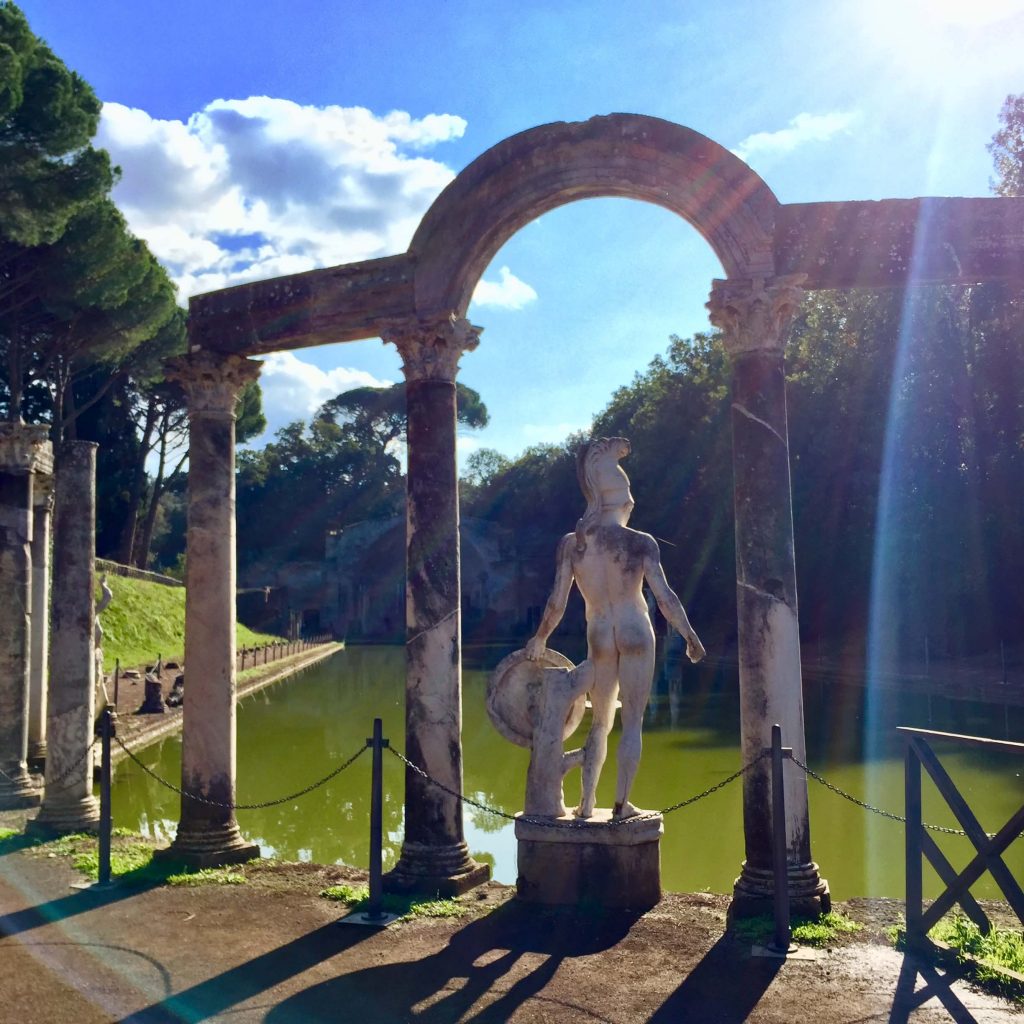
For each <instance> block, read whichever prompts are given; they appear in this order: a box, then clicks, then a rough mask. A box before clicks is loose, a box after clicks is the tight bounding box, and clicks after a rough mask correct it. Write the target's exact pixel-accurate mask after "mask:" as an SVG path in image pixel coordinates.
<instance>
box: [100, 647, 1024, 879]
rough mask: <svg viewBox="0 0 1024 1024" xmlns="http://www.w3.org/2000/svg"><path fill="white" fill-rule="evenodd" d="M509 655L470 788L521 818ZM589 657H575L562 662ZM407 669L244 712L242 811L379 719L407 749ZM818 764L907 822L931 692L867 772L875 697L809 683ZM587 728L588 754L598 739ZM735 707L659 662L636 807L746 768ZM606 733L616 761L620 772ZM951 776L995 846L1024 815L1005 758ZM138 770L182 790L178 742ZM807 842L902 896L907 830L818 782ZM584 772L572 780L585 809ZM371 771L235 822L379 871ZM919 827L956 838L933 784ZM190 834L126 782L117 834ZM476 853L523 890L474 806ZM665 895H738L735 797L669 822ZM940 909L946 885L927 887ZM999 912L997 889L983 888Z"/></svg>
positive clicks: (397, 661) (952, 767) (940, 724)
mask: <svg viewBox="0 0 1024 1024" xmlns="http://www.w3.org/2000/svg"><path fill="white" fill-rule="evenodd" d="M507 653H508V650H507V649H506V648H499V647H493V648H474V649H472V650H469V651H467V653H466V667H465V670H464V674H463V682H464V686H463V745H464V765H465V787H466V789H465V791H466V793H467V795H469V796H471V797H473V798H475V799H477V800H480V801H482V802H483V803H486V804H488V805H489V806H492V807H498V808H501V809H502V810H505V811H508V812H515V811H516V810H518V809H519V808H520V807H521V806H522V799H523V791H524V787H525V780H526V767H527V752H526V751H525V750H523V749H521V748H519V747H515V746H513V745H512V744H510V743H507V742H506V741H505V740H503V739H502V738H501V737H500V736H498V734H497V733H496V732H495V731H494V729H493V727H492V726H491V723H490V721H489V720H488V718H487V714H486V711H485V709H484V694H485V690H486V685H487V670H488V669H489V668H490V667H492V666H493V665H495V664H497V662H498V661H499V660H500V659H501V658H502V657H503V656H504V655H505V654H507ZM567 653H568V654H569V656H570V657H574V656H575V657H577V658H578V657H579V656H580V653H581V652H579V651H571V650H570V651H567ZM403 686H404V658H403V652H402V649H401V648H396V647H350V648H349V649H348V650H346V651H342V652H340V653H339V654H337V655H335V656H334V657H332V658H330V659H329V660H328V661H326V662H322V663H320V664H319V665H317V666H314V667H313V668H312V669H309V670H307V671H306V672H304V673H303V674H301V675H299V676H297V677H293V678H292V679H290V680H287V681H285V682H283V683H280V684H277V685H274V686H272V687H269V688H268V689H266V690H263V691H260V692H259V693H257V694H255V695H253V696H251V697H249V698H246V700H245V701H244V702H243V703H242V705H241V707H240V708H239V716H238V800H239V802H241V803H257V802H261V801H266V800H271V799H274V798H276V797H279V796H284V795H285V794H288V793H291V792H294V791H296V790H298V789H301V788H303V787H304V786H306V785H308V784H309V783H310V782H313V781H315V780H316V779H318V778H321V777H323V776H324V775H326V774H327V773H328V772H330V771H331V770H332V769H333V768H335V767H337V766H338V765H339V764H340V763H341V762H342V761H343V760H345V759H346V758H348V757H350V756H351V754H352V753H354V752H355V750H356V749H357V748H358V747H360V746H361V745H362V744H363V743H364V742H365V740H366V737H367V736H369V734H370V731H371V728H372V721H373V718H374V717H380V718H381V719H383V722H384V735H385V736H387V737H389V738H390V739H391V741H392V742H393V743H394V744H395V746H396V747H398V748H399V749H402V748H403V745H404V739H403V736H404V710H403ZM804 691H805V714H806V721H807V749H808V763H809V764H810V765H811V767H812V768H815V769H816V770H818V771H820V772H821V773H822V774H823V775H825V776H826V777H827V778H828V779H829V780H830V781H832V782H834V783H835V784H836V785H838V786H841V787H842V788H843V789H845V790H847V791H849V792H851V793H853V794H854V795H857V796H863V795H865V794H867V793H871V794H873V795H877V802H878V803H879V804H880V805H882V806H883V807H885V808H886V809H887V810H892V811H895V812H897V813H902V810H903V758H902V748H901V744H900V741H899V739H898V737H897V735H896V732H895V727H896V726H897V725H918V726H927V725H928V724H929V701H928V698H927V697H925V696H923V695H897V694H895V693H890V694H888V695H887V702H886V703H885V706H884V707H883V708H882V709H881V711H880V712H879V709H878V708H877V706H876V707H875V709H874V713H876V714H879V719H878V726H877V728H878V732H877V734H876V735H875V737H874V740H875V742H874V745H873V747H872V751H873V755H872V758H871V760H870V761H868V760H867V759H866V758H865V755H864V743H863V717H864V707H863V706H864V692H863V691H862V690H860V689H857V688H855V687H848V686H841V685H837V684H835V683H831V682H829V681H827V680H825V679H818V678H813V677H811V676H808V678H807V679H806V680H805V684H804ZM930 703H931V710H930V714H931V721H932V724H933V726H934V728H937V729H946V730H948V731H951V732H969V733H974V734H976V735H989V736H1003V735H1004V731H1003V730H1004V721H1003V717H1004V709H1003V708H1001V707H991V706H986V705H981V704H970V703H965V702H956V701H948V700H943V699H940V698H934V699H932V700H931V702H930ZM588 724H589V723H588V722H587V721H586V720H584V722H583V724H582V725H581V726H580V731H579V734H578V736H577V737H576V741H577V742H581V741H582V737H583V735H584V733H585V730H586V728H587V726H588ZM1009 725H1010V734H1011V736H1017V735H1019V733H1020V732H1021V726H1022V725H1024V722H1022V715H1021V712H1020V709H1010V720H1009ZM738 738H739V704H738V699H737V685H736V678H735V669H734V668H730V667H727V666H725V667H723V666H715V665H707V666H704V665H702V666H700V667H698V668H695V667H694V666H691V665H690V664H689V662H687V661H685V659H677V658H672V657H668V658H665V657H663V658H662V659H661V661H660V663H659V667H658V670H657V673H656V676H655V682H654V689H653V692H652V695H651V702H650V706H649V708H648V712H647V717H646V722H645V728H644V752H643V759H642V761H641V764H640V771H639V774H638V776H637V780H636V801H637V803H638V805H639V806H641V807H652V808H654V807H664V806H667V805H669V804H673V803H676V802H677V801H679V800H681V799H683V798H684V797H687V796H690V795H692V794H694V793H697V792H700V791H701V790H704V789H706V788H707V787H709V786H711V785H713V784H714V783H715V782H718V781H719V780H721V779H722V778H724V777H725V776H726V775H729V774H731V773H732V772H733V771H735V770H736V768H737V767H739V745H738ZM616 741H617V732H615V733H613V734H612V737H611V744H610V748H609V760H610V762H611V760H612V759H613V758H614V755H615V745H616ZM938 749H939V753H940V756H941V758H942V760H943V763H944V764H945V765H946V767H947V769H948V770H949V772H950V774H951V775H952V776H953V779H954V781H955V782H957V784H958V785H959V786H960V788H961V790H962V792H964V794H965V795H966V797H967V799H968V801H969V802H970V803H971V806H972V807H973V809H974V810H975V813H976V814H977V815H978V816H979V818H980V819H981V822H982V824H983V825H984V826H985V828H986V829H988V830H989V831H995V830H997V829H998V828H999V827H1001V826H1002V825H1003V823H1004V822H1005V821H1006V819H1007V818H1008V817H1009V816H1010V815H1011V814H1012V813H1013V812H1014V811H1015V810H1016V809H1017V807H1019V806H1020V804H1021V802H1022V801H1024V785H1022V779H1021V775H1022V773H1024V764H1021V763H1020V762H1019V761H1016V762H1015V761H1013V760H1011V759H1010V758H1008V757H1007V756H1006V755H987V754H984V753H982V752H979V751H975V750H964V751H961V750H955V749H949V750H945V749H942V748H938ZM140 758H141V760H142V761H143V762H144V763H145V764H147V765H148V766H149V767H150V768H152V769H153V770H154V771H156V772H157V773H158V774H160V775H161V776H163V777H164V778H166V779H169V780H171V781H172V782H177V781H178V780H179V779H180V773H181V760H180V758H181V743H180V740H179V739H178V738H177V737H172V738H169V739H166V740H164V741H163V742H162V743H159V744H155V745H153V746H151V747H149V748H147V749H145V750H144V751H142V752H141V754H140ZM604 774H605V777H606V778H605V780H603V781H602V784H601V786H600V787H599V789H598V795H599V798H600V799H599V802H600V803H601V805H602V806H610V803H611V800H612V799H613V796H614V793H613V790H614V785H615V772H614V771H607V772H605V773H604ZM810 785H811V789H810V796H811V834H812V839H813V849H814V856H815V859H816V860H817V861H818V862H819V863H820V864H821V867H822V873H823V874H824V875H825V877H827V878H828V879H829V882H830V884H831V886H832V891H833V893H834V894H835V896H836V897H837V898H839V899H843V898H847V897H851V896H865V895H872V896H896V897H899V896H902V895H903V829H902V827H901V826H900V825H898V824H896V823H895V822H892V821H889V820H887V819H884V818H880V817H877V816H873V815H870V816H869V815H868V814H867V813H866V812H864V811H862V810H860V809H859V808H857V807H855V806H854V805H852V804H850V803H848V802H847V801H845V800H842V799H840V798H839V797H837V796H835V795H834V794H832V793H829V792H828V791H826V790H824V789H823V788H822V787H821V786H820V785H818V784H817V783H815V782H811V784H810ZM403 786H404V775H403V771H402V765H401V764H400V763H399V761H398V760H397V759H396V758H394V757H389V756H385V759H384V831H385V843H386V850H385V865H386V866H390V865H391V864H393V863H394V861H395V859H396V858H397V854H398V847H399V844H400V842H401V836H402V798H403ZM578 788H579V773H578V772H574V773H573V774H572V775H570V777H569V778H568V780H567V783H566V796H567V798H568V799H570V800H575V799H576V798H577V795H578ZM369 789H370V757H369V755H367V756H365V757H361V758H360V759H359V760H358V761H356V763H355V764H354V765H353V766H352V767H351V768H349V769H348V770H347V771H345V772H343V773H342V774H341V775H339V776H338V777H337V778H335V779H333V780H332V781H331V782H330V783H328V784H327V785H325V786H322V787H321V788H320V789H318V790H316V791H315V792H313V793H310V794H309V795H308V796H304V797H301V798H300V799H298V800H294V801H290V802H288V803H286V804H282V805H280V806H277V807H270V808H264V809H261V810H253V811H239V812H238V820H239V824H240V826H241V828H242V831H243V833H244V834H245V836H246V838H248V839H250V840H252V841H256V842H258V843H259V844H260V846H261V847H262V848H263V852H264V855H265V856H277V857H280V858H282V859H286V860H314V861H318V862H322V863H335V862H342V863H346V864H354V865H357V866H365V865H366V863H367V857H368V843H369V812H370V799H369V797H370V792H369ZM925 789H926V793H925V820H927V821H931V822H935V823H937V824H942V825H956V822H955V821H954V820H953V819H952V816H951V814H950V812H949V811H947V810H946V809H945V808H944V807H943V805H942V801H941V798H940V797H938V795H937V794H936V793H935V792H934V789H933V788H932V787H930V786H929V784H928V783H927V782H926V783H925ZM177 819H178V797H177V796H176V795H175V794H173V793H171V792H170V791H169V790H167V789H165V788H163V787H161V786H158V785H157V784H156V783H155V782H153V781H152V780H151V779H149V778H148V777H147V776H146V775H145V774H144V773H142V772H141V771H140V770H139V769H138V768H137V767H136V766H134V765H132V764H131V763H130V762H122V763H121V764H120V765H118V767H117V770H116V773H115V777H114V821H115V823H116V824H117V825H120V826H123V827H129V828H137V829H139V830H140V831H142V832H145V833H147V834H149V835H152V836H155V837H156V838H158V839H160V840H164V841H169V839H170V838H171V837H172V835H173V830H174V824H175V822H176V821H177ZM936 838H937V839H938V840H939V845H940V846H941V847H942V848H943V850H944V851H945V852H946V855H947V856H948V857H949V858H950V860H951V861H952V862H953V864H954V865H955V866H958V867H961V866H963V865H965V864H966V862H967V861H968V860H969V859H970V856H971V854H972V852H973V847H971V845H970V842H969V841H968V840H966V839H962V838H958V837H949V836H938V837H936ZM466 840H467V842H468V843H469V846H470V849H471V850H472V851H473V852H474V855H477V856H479V857H481V858H482V859H486V860H488V861H489V862H491V863H493V865H494V875H495V878H497V879H498V880H499V881H501V882H507V883H512V882H514V881H515V837H514V835H513V831H512V825H511V823H510V822H508V821H506V820H504V819H502V818H498V817H495V816H493V815H490V814H485V813H484V812H482V811H478V810H476V809H475V808H472V807H467V808H466ZM1022 848H1024V842H1020V843H1017V844H1015V847H1014V848H1013V849H1012V851H1011V853H1010V854H1008V855H1007V856H1006V857H1005V860H1006V861H1007V864H1008V866H1009V868H1010V870H1011V871H1012V872H1014V873H1015V874H1016V875H1018V876H1019V875H1020V874H1021V872H1022V871H1024V849H1022ZM661 856H662V881H663V884H664V886H665V888H666V889H670V890H677V891H695V890H699V889H710V890H712V891H716V892H728V891H730V890H731V888H732V883H733V879H734V878H735V876H736V874H737V873H738V870H739V866H740V861H741V860H742V858H743V835H742V816H741V790H740V783H735V784H733V785H732V786H730V787H728V788H726V789H724V790H722V791H721V792H719V793H716V794H714V795H713V796H711V797H709V798H707V799H706V800H703V801H701V802H700V803H698V804H695V805H693V806H692V807H689V808H685V809H683V810H681V811H678V812H676V813H675V814H672V815H671V816H669V817H668V818H667V819H666V821H665V838H664V840H663V843H662V855H661ZM927 886H930V891H931V892H932V894H934V892H935V891H937V889H938V883H937V880H936V879H935V878H934V877H932V878H931V879H928V875H927V873H926V887H927ZM975 891H976V893H977V895H978V896H981V897H996V896H998V895H999V894H998V890H997V889H996V887H995V886H994V884H992V883H991V882H989V881H988V880H987V879H986V880H985V881H984V883H983V884H980V885H979V887H978V888H977V889H976V890H975Z"/></svg>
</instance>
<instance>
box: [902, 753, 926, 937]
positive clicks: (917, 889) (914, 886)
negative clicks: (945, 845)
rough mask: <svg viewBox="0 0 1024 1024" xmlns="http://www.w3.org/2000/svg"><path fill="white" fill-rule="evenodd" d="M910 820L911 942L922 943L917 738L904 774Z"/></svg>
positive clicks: (907, 811)
mask: <svg viewBox="0 0 1024 1024" xmlns="http://www.w3.org/2000/svg"><path fill="white" fill-rule="evenodd" d="M904 794H905V797H904V798H905V801H906V803H905V805H904V814H905V815H906V818H907V823H906V826H905V827H906V858H907V863H906V879H907V904H906V918H907V946H908V948H913V947H914V946H915V945H919V944H920V942H921V939H922V938H923V936H922V935H921V910H922V907H921V903H922V899H923V889H924V883H923V878H922V870H921V762H920V760H919V759H918V756H917V751H916V750H915V749H914V741H913V740H912V739H910V738H908V739H907V759H906V768H905V775H904Z"/></svg>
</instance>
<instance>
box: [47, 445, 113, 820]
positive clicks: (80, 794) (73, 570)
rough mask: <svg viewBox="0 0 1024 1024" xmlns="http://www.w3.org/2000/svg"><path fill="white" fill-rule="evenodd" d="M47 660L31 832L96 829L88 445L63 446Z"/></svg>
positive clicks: (91, 457)
mask: <svg viewBox="0 0 1024 1024" xmlns="http://www.w3.org/2000/svg"><path fill="white" fill-rule="evenodd" d="M53 532H54V558H53V562H54V565H53V571H54V581H55V586H54V588H53V656H52V659H51V664H50V685H49V689H48V692H47V700H46V714H47V720H46V791H45V795H44V797H43V806H42V809H41V810H40V812H39V816H38V817H37V818H36V820H35V821H34V822H33V827H34V828H35V829H37V830H39V831H46V832H79V831H84V830H89V829H94V828H96V827H97V825H98V824H99V805H98V803H97V802H96V799H95V797H93V795H92V765H93V760H92V757H91V756H90V753H89V748H90V746H91V745H92V741H93V722H94V720H95V717H96V714H95V712H96V660H95V652H96V636H95V624H96V608H95V588H96V576H95V557H94V555H95V551H96V445H95V444H93V443H92V442H90V441H65V442H64V443H63V444H62V445H61V448H60V452H59V458H58V460H57V493H56V502H55V508H54V531H53Z"/></svg>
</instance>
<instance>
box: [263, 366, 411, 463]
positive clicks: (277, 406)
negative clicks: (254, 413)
mask: <svg viewBox="0 0 1024 1024" xmlns="http://www.w3.org/2000/svg"><path fill="white" fill-rule="evenodd" d="M260 358H261V359H262V360H263V370H262V372H261V373H260V387H261V388H262V391H263V415H264V416H266V418H267V430H266V432H265V433H264V434H263V435H262V436H263V437H267V436H269V435H273V434H274V432H275V431H277V430H279V429H280V428H281V427H283V426H285V425H286V424H288V423H291V422H293V421H294V420H308V419H309V418H310V416H312V415H313V413H315V412H316V410H317V409H319V408H320V406H321V405H323V404H324V402H326V401H328V399H331V398H334V396H335V395H339V394H341V392H343V391H350V390H351V389H352V388H357V387H363V386H370V387H384V386H386V385H388V384H391V383H393V382H392V381H387V380H378V379H377V378H376V377H374V376H373V375H372V374H369V373H366V372H365V371H363V370H352V369H349V368H348V367H345V366H337V367H335V368H334V369H331V370H322V369H321V368H320V367H319V366H314V365H313V363H307V362H306V361H305V360H303V359H300V358H299V357H298V356H297V355H296V354H295V353H294V352H273V353H271V354H270V355H267V356H261V357H260ZM258 440H259V439H254V443H258Z"/></svg>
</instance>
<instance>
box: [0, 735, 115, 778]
mask: <svg viewBox="0 0 1024 1024" xmlns="http://www.w3.org/2000/svg"><path fill="white" fill-rule="evenodd" d="M96 742H97V740H96V737H95V736H94V737H93V739H92V742H91V743H90V744H89V745H88V746H87V747H86V748H85V750H84V751H82V754H81V756H80V757H78V758H77V759H76V760H75V761H74V763H72V764H69V765H68V766H67V768H65V769H64V771H62V772H61V773H60V775H58V776H57V778H55V779H54V780H53V781H52V782H48V783H46V785H47V786H48V787H49V788H51V789H64V788H67V787H65V786H64V783H65V782H67V780H68V779H69V778H70V776H71V775H72V774H73V773H74V771H75V769H76V768H79V767H81V765H82V762H83V761H84V760H85V759H86V758H87V757H88V756H89V752H90V751H91V750H92V748H93V747H95V746H96ZM0 775H2V776H3V777H4V778H5V779H6V780H7V781H8V782H11V783H14V784H15V785H17V780H16V779H12V778H11V777H10V775H8V774H7V772H5V771H4V770H3V769H2V768H0Z"/></svg>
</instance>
